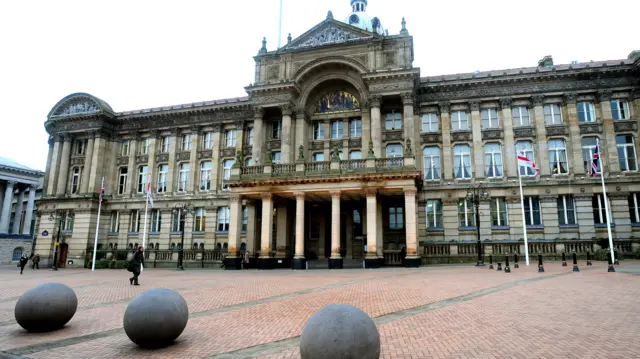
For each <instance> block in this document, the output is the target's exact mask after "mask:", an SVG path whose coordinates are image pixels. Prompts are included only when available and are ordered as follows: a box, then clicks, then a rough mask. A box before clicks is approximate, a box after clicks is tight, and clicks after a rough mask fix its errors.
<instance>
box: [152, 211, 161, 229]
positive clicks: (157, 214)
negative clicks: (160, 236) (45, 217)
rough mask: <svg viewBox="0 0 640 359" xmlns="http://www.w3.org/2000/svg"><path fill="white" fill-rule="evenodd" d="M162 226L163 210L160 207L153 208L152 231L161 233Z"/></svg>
mask: <svg viewBox="0 0 640 359" xmlns="http://www.w3.org/2000/svg"><path fill="white" fill-rule="evenodd" d="M161 226H162V212H161V211H160V210H159V209H154V210H151V233H160V228H161Z"/></svg>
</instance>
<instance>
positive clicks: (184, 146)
mask: <svg viewBox="0 0 640 359" xmlns="http://www.w3.org/2000/svg"><path fill="white" fill-rule="evenodd" d="M180 142H181V146H180V150H181V151H190V150H191V134H186V135H182V139H181V141H180Z"/></svg>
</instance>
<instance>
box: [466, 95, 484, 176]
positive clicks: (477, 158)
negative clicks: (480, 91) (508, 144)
mask: <svg viewBox="0 0 640 359" xmlns="http://www.w3.org/2000/svg"><path fill="white" fill-rule="evenodd" d="M469 107H470V109H471V123H470V125H471V132H472V133H473V151H472V152H473V153H472V157H473V165H474V167H473V168H474V172H475V174H474V177H475V178H479V179H480V178H484V177H485V173H484V144H483V143H482V120H481V118H480V103H479V102H477V101H472V102H470V103H469Z"/></svg>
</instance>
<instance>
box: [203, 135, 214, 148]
mask: <svg viewBox="0 0 640 359" xmlns="http://www.w3.org/2000/svg"><path fill="white" fill-rule="evenodd" d="M200 140H201V141H202V149H203V150H210V149H212V148H213V132H205V133H203V134H202V138H201V139H200Z"/></svg>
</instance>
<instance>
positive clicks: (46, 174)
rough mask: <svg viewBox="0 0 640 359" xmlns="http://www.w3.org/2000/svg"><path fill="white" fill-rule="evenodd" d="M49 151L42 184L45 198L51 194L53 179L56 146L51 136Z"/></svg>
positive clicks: (0, 200)
mask: <svg viewBox="0 0 640 359" xmlns="http://www.w3.org/2000/svg"><path fill="white" fill-rule="evenodd" d="M48 143H49V151H48V152H47V164H46V167H45V170H44V180H43V182H42V184H43V187H44V190H43V197H44V196H46V195H47V194H48V193H49V189H48V186H49V177H51V161H52V160H53V146H54V140H53V137H52V136H49V140H48ZM0 193H3V191H2V190H1V189H0ZM0 203H2V199H1V198H0Z"/></svg>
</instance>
